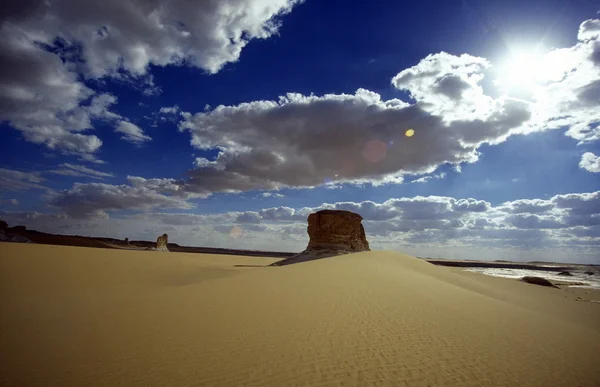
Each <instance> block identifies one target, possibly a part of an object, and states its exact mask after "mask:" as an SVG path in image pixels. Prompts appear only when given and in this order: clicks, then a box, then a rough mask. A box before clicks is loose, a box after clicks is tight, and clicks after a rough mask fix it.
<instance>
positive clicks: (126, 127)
mask: <svg viewBox="0 0 600 387" xmlns="http://www.w3.org/2000/svg"><path fill="white" fill-rule="evenodd" d="M115 132H117V133H122V134H123V136H122V137H121V139H122V140H125V141H128V142H130V143H132V144H136V145H141V144H143V143H145V142H148V141H151V140H152V137H150V136H147V135H145V134H144V131H143V130H142V129H140V128H139V127H138V126H137V125H135V124H132V123H131V122H127V121H119V123H118V124H117V127H116V128H115Z"/></svg>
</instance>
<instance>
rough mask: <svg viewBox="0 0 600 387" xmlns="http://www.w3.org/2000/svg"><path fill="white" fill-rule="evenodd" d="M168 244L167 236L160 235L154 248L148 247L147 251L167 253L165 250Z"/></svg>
mask: <svg viewBox="0 0 600 387" xmlns="http://www.w3.org/2000/svg"><path fill="white" fill-rule="evenodd" d="M168 243H169V236H168V235H167V234H162V235H161V236H159V237H158V238H156V246H155V247H149V248H148V249H147V250H152V251H169V249H168V248H167V244H168Z"/></svg>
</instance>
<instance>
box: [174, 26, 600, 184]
mask: <svg viewBox="0 0 600 387" xmlns="http://www.w3.org/2000/svg"><path fill="white" fill-rule="evenodd" d="M597 24H598V21H597V20H588V21H586V22H584V23H583V24H582V26H581V28H580V32H579V36H578V39H579V41H578V43H577V44H575V45H574V46H572V47H568V48H563V49H555V50H552V51H550V52H548V53H547V54H546V55H545V56H544V57H543V60H540V63H544V64H548V63H552V66H545V65H544V67H543V69H546V68H547V70H543V71H542V67H541V68H540V71H539V73H540V76H539V78H540V79H536V84H535V85H532V86H531V90H529V91H530V95H529V96H528V98H521V97H519V98H516V97H513V96H512V95H511V94H510V93H502V95H501V96H499V97H497V98H494V97H491V96H490V95H487V94H486V93H485V92H484V89H483V87H482V86H481V81H482V79H483V77H484V75H485V74H486V71H487V69H488V68H489V67H490V66H492V64H491V63H490V62H489V61H488V60H487V59H485V58H480V57H475V56H471V55H468V54H463V55H459V56H457V55H452V54H448V53H445V52H441V53H438V54H432V55H429V56H427V57H426V58H424V59H423V60H421V61H420V62H419V63H417V64H416V65H415V66H413V67H410V68H408V69H405V70H403V71H401V72H399V73H398V74H397V75H396V76H395V77H393V79H392V84H393V85H394V86H395V87H396V88H397V89H400V90H406V91H408V93H409V94H410V96H411V97H412V98H413V99H414V101H415V103H413V104H409V103H406V102H403V101H400V100H398V99H391V100H388V101H385V100H383V99H382V98H381V96H380V95H379V94H377V93H374V92H372V91H369V90H365V89H359V90H357V91H356V92H355V93H354V94H325V95H323V96H314V95H309V96H307V95H301V94H297V93H288V94H287V95H285V96H281V97H280V98H279V100H276V101H275V100H262V101H252V102H247V103H242V104H239V105H236V106H218V107H216V108H215V109H213V110H211V111H201V112H199V113H196V114H189V113H183V114H182V116H183V118H184V119H183V120H182V122H181V123H180V125H179V127H180V130H182V131H189V132H190V134H191V138H192V139H191V143H192V145H193V146H195V147H197V148H199V149H204V150H206V149H215V148H216V149H219V150H220V153H219V155H218V157H217V158H216V159H214V160H207V159H202V160H199V161H200V162H197V163H196V167H195V168H194V169H193V170H192V171H190V172H189V175H190V180H189V182H188V183H189V185H188V187H189V189H191V190H193V191H195V192H203V193H207V192H220V191H224V192H232V191H233V192H234V191H244V190H256V189H258V190H261V189H262V190H271V189H278V188H281V187H313V186H317V185H322V184H336V183H344V182H346V183H361V182H365V181H369V182H372V183H374V184H381V183H386V182H396V183H397V182H402V180H403V179H402V176H403V175H405V174H423V173H430V172H432V171H433V170H435V168H437V167H438V166H440V165H442V164H453V165H455V166H459V165H460V163H463V162H474V161H476V160H477V159H478V152H477V150H478V148H479V146H480V145H481V144H484V143H487V144H498V143H501V142H503V141H505V140H506V139H507V138H508V137H509V136H511V135H513V134H527V133H531V132H534V131H542V130H547V129H552V128H558V127H568V128H569V130H568V132H567V134H568V135H569V136H571V137H573V138H576V139H578V140H580V141H582V142H586V141H592V140H594V139H596V138H597V137H598V133H600V132H598V122H600V116H599V114H600V109H597V106H598V95H599V94H598V90H600V86H599V85H600V67H598V66H596V65H595V63H594V60H593V52H595V51H594V50H595V47H596V46H597V43H598V34H597V33H596V32H595V31H596V30H595V28H596V27H595V26H596V25H597ZM501 91H502V90H501ZM409 130H411V131H410V135H408V133H409V132H408V131H409ZM598 138H600V137H598ZM427 179H428V178H427V177H424V178H423V180H419V179H417V180H416V181H415V182H424V181H426V180H427Z"/></svg>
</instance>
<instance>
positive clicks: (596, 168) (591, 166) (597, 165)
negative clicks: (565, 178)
mask: <svg viewBox="0 0 600 387" xmlns="http://www.w3.org/2000/svg"><path fill="white" fill-rule="evenodd" d="M598 106H600V105H598ZM579 168H582V169H585V170H586V171H588V172H594V173H598V172H600V156H596V155H595V154H593V153H592V152H586V153H584V154H583V155H582V156H581V161H580V162H579Z"/></svg>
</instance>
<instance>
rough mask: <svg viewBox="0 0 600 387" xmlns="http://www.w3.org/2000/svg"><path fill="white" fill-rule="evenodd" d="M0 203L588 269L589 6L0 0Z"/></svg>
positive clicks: (594, 225)
mask: <svg viewBox="0 0 600 387" xmlns="http://www.w3.org/2000/svg"><path fill="white" fill-rule="evenodd" d="M0 7H1V9H0V133H1V136H2V137H1V139H2V141H0V218H2V219H3V220H5V221H7V222H8V223H9V225H11V226H13V225H26V226H27V227H28V228H31V229H36V230H39V231H44V232H52V233H60V234H73V235H89V236H106V237H115V238H121V239H123V238H125V237H128V238H129V239H131V240H135V239H145V240H154V239H155V238H156V236H157V235H160V234H162V233H165V232H166V233H168V234H169V240H170V242H175V243H179V244H183V245H192V246H207V247H227V248H240V249H260V250H272V251H274V250H275V251H301V250H303V249H304V247H305V246H306V244H307V242H308V236H307V234H306V218H307V216H308V214H310V213H311V212H315V211H317V210H319V209H343V210H350V211H354V212H356V213H358V214H360V215H362V217H363V224H364V226H365V230H366V233H367V238H368V240H369V242H370V244H371V247H372V248H373V249H387V250H398V251H402V252H406V253H409V254H413V255H416V256H420V257H445V258H461V259H482V260H494V259H512V260H519V261H528V260H546V261H564V262H582V263H596V264H600V6H598V4H597V2H596V1H586V0H579V1H570V0H556V1H554V0H544V1H537V0H533V1H527V2H524V1H512V0H507V1H501V2H492V1H473V0H456V1H455V0H446V1H441V0H439V1H358V0H356V1H348V2H342V1H320V0H305V1H302V0H220V1H201V0H199V1H192V0H173V1H162V2H161V1H158V0H147V1H134V0H105V1H102V2H96V3H94V2H81V1H78V0H47V1H42V0H28V1H23V0H21V1H18V2H17V1H8V2H3V4H2V5H1V6H0Z"/></svg>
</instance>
